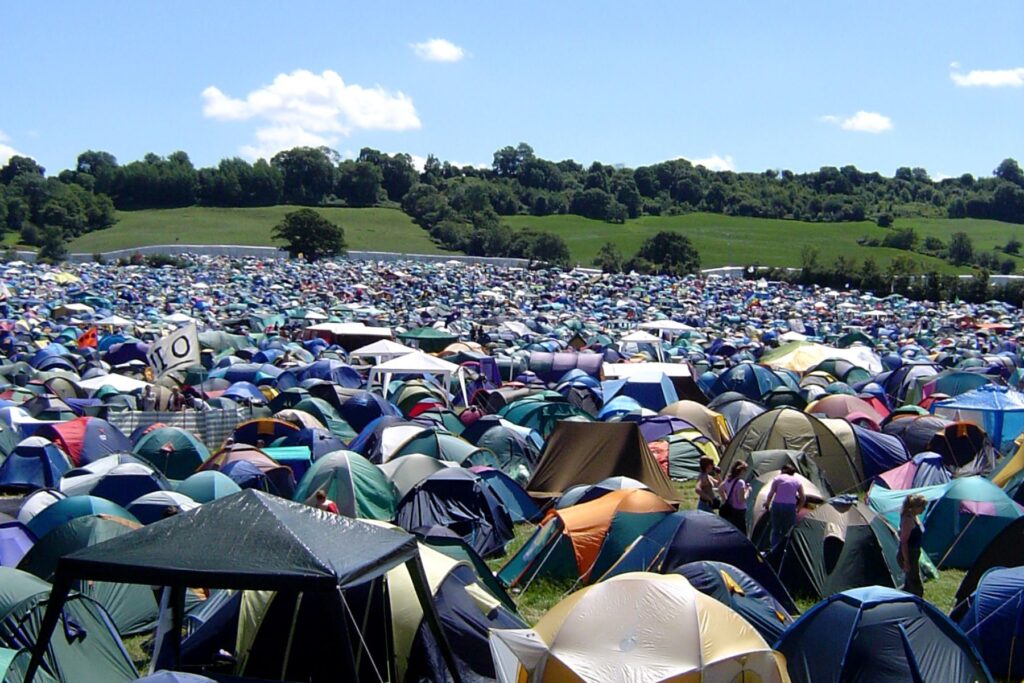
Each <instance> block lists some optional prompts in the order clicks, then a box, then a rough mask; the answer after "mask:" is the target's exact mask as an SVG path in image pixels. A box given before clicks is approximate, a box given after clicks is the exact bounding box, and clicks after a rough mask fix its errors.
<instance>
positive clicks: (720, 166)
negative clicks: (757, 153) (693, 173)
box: [689, 154, 736, 171]
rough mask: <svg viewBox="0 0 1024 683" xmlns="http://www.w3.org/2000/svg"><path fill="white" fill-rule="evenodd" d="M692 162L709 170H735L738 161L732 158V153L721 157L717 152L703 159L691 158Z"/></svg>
mask: <svg viewBox="0 0 1024 683" xmlns="http://www.w3.org/2000/svg"><path fill="white" fill-rule="evenodd" d="M689 161H690V163H691V164H693V165H694V166H703V167H704V168H706V169H708V170H709V171H735V170H736V163H735V162H734V161H733V160H732V155H731V154H726V155H725V156H724V157H720V156H718V155H717V154H712V155H711V156H709V157H705V158H703V159H690V160H689Z"/></svg>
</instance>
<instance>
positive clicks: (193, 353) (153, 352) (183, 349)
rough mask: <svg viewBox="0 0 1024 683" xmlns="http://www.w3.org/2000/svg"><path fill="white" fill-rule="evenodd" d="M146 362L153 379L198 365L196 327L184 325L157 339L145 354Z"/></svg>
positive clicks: (197, 334) (197, 333) (197, 335)
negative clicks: (151, 369) (150, 369)
mask: <svg viewBox="0 0 1024 683" xmlns="http://www.w3.org/2000/svg"><path fill="white" fill-rule="evenodd" d="M146 362H147V363H149V367H151V368H153V375H154V377H162V376H163V375H165V374H166V373H168V372H170V371H171V370H177V369H178V368H184V367H188V366H189V365H196V364H198V363H199V332H198V330H197V329H196V326H195V325H186V326H185V327H182V328H180V329H177V330H174V331H173V332H171V333H170V334H168V335H166V336H164V337H161V338H160V339H157V340H156V341H155V342H153V345H152V346H150V348H149V353H148V354H146Z"/></svg>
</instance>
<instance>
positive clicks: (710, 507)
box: [697, 456, 721, 512]
mask: <svg viewBox="0 0 1024 683" xmlns="http://www.w3.org/2000/svg"><path fill="white" fill-rule="evenodd" d="M714 470H715V461H714V460H712V459H711V458H709V457H707V456H704V457H702V458H701V459H700V476H698V477H697V497H698V498H699V499H700V500H699V501H698V502H697V509H698V510H703V511H704V512H714V511H715V510H717V509H718V508H719V506H720V505H721V501H720V499H719V498H718V480H717V479H715V476H714Z"/></svg>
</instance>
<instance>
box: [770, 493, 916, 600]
mask: <svg viewBox="0 0 1024 683" xmlns="http://www.w3.org/2000/svg"><path fill="white" fill-rule="evenodd" d="M761 519H762V520H763V521H762V523H761V524H758V525H757V526H756V527H755V528H754V530H753V531H752V533H751V536H752V538H754V539H755V543H757V544H758V546H759V547H767V546H768V536H769V527H770V526H771V525H770V523H769V520H768V516H767V515H765V516H762V518H761ZM898 554H899V542H898V541H897V539H896V535H895V534H894V533H893V531H892V529H891V528H889V526H888V525H887V524H886V523H885V522H884V521H883V520H882V518H881V517H878V516H877V515H875V513H874V512H873V511H872V510H871V508H869V507H868V506H867V505H865V504H863V503H860V502H857V503H855V504H853V505H848V504H842V503H838V502H832V501H830V502H826V503H825V504H824V505H819V506H818V507H816V508H813V509H810V508H803V509H801V510H800V511H799V512H798V513H797V522H796V526H794V527H793V530H792V531H791V532H790V534H789V536H788V537H787V538H786V540H785V541H784V542H782V543H780V544H779V545H778V546H776V547H775V548H772V549H771V550H770V551H769V553H768V557H767V560H768V562H769V563H770V564H771V565H772V566H773V567H774V568H775V571H776V573H777V574H778V576H779V578H780V579H781V580H782V583H783V584H785V586H786V589H787V590H788V591H789V592H790V593H791V594H793V595H804V596H811V597H813V598H815V599H816V600H820V599H821V598H825V597H828V596H829V595H833V594H835V593H839V592H842V591H844V590H847V589H850V588H860V587H863V586H876V585H877V586H887V587H890V588H894V587H896V586H899V585H901V584H902V582H903V572H902V571H901V570H900V568H899V566H898V564H897V556H898Z"/></svg>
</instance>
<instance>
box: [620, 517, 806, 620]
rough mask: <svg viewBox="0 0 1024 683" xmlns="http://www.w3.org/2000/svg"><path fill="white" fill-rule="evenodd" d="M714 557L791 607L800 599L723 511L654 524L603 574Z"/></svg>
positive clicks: (665, 569) (669, 567) (663, 570)
mask: <svg viewBox="0 0 1024 683" xmlns="http://www.w3.org/2000/svg"><path fill="white" fill-rule="evenodd" d="M705 560H711V561H716V562H725V563H727V564H730V565H732V566H734V567H736V568H738V569H742V570H743V571H744V572H746V573H747V574H749V575H750V576H751V577H752V578H753V579H754V580H755V581H757V582H758V583H759V584H761V585H762V586H763V587H764V589H765V590H767V591H768V592H769V593H771V594H772V596H774V598H775V599H776V600H778V601H779V602H780V603H781V604H782V605H783V606H784V607H785V608H786V609H787V610H788V611H789V612H791V613H792V612H796V611H797V610H796V605H795V604H794V603H793V599H792V598H790V597H789V593H788V592H787V591H786V589H785V587H783V585H782V582H781V581H779V577H778V576H776V574H775V571H774V570H773V569H772V567H771V565H769V564H768V563H767V562H765V561H764V558H763V557H761V553H759V552H758V551H757V548H755V547H754V544H753V543H751V542H750V539H748V538H747V537H746V536H745V535H744V534H743V532H742V531H740V530H739V529H737V528H736V527H735V526H733V524H732V523H731V522H728V521H726V520H724V519H722V518H721V517H719V516H718V515H715V514H712V513H710V512H703V511H701V510H680V511H679V512H674V513H672V514H670V515H667V516H666V517H665V518H664V519H662V520H660V521H659V522H658V523H657V524H655V525H653V526H651V527H650V528H648V529H647V530H646V531H645V532H644V533H643V534H642V535H641V536H640V537H639V538H637V539H636V540H635V541H634V542H633V543H632V544H630V546H629V547H628V548H626V550H625V552H623V553H622V555H621V556H620V557H619V558H618V559H617V560H615V562H614V564H613V565H612V566H611V568H610V569H609V570H608V571H607V572H606V573H605V575H604V576H603V577H602V579H607V578H609V577H612V576H618V575H619V574H625V573H627V572H640V571H647V572H657V573H659V574H667V573H669V572H671V571H673V570H675V569H676V568H677V567H681V566H682V565H684V564H688V563H690V562H700V561H705Z"/></svg>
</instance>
